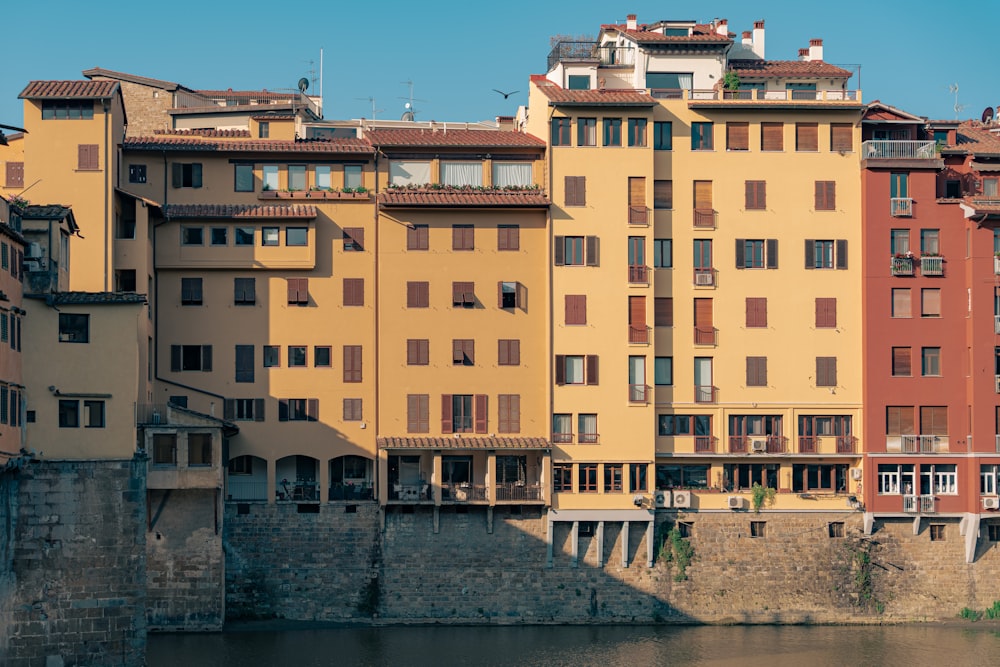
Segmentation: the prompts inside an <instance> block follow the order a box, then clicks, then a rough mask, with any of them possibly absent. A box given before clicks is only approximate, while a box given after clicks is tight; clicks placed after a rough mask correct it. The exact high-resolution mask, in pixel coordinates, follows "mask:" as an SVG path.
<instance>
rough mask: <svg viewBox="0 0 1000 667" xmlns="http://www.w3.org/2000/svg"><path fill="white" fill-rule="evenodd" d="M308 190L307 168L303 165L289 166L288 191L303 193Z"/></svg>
mask: <svg viewBox="0 0 1000 667" xmlns="http://www.w3.org/2000/svg"><path fill="white" fill-rule="evenodd" d="M305 189H306V167H305V165H303V164H290V165H288V190H289V192H301V191H302V190H305Z"/></svg>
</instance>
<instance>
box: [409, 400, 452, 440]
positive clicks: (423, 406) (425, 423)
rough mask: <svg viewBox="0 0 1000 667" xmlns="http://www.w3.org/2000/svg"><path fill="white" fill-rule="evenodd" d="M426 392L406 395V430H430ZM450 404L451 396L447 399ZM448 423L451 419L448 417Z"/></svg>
mask: <svg viewBox="0 0 1000 667" xmlns="http://www.w3.org/2000/svg"><path fill="white" fill-rule="evenodd" d="M429 401H430V396H429V395H428V394H410V395H408V396H407V397H406V432H407V433H428V432H429V431H430V420H429ZM448 403H449V405H450V404H451V397H449V399H448ZM448 422H449V424H450V423H451V419H450V417H449V420H448Z"/></svg>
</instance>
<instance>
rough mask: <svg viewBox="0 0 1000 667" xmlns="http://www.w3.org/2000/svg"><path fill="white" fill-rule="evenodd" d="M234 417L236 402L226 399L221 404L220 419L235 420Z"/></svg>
mask: <svg viewBox="0 0 1000 667" xmlns="http://www.w3.org/2000/svg"><path fill="white" fill-rule="evenodd" d="M235 417H236V400H235V399H232V398H227V399H225V400H224V401H223V402H222V418H223V419H229V420H232V419H235Z"/></svg>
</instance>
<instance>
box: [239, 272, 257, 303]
mask: <svg viewBox="0 0 1000 667" xmlns="http://www.w3.org/2000/svg"><path fill="white" fill-rule="evenodd" d="M233 303H234V304H235V305H237V306H252V305H254V304H255V303H257V279H256V278H233Z"/></svg>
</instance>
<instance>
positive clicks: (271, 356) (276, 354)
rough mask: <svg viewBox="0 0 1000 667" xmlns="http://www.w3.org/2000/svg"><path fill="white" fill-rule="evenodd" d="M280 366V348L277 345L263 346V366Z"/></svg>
mask: <svg viewBox="0 0 1000 667" xmlns="http://www.w3.org/2000/svg"><path fill="white" fill-rule="evenodd" d="M278 366H281V348H280V347H278V346H277V345H265V346H264V368H277V367H278Z"/></svg>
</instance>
